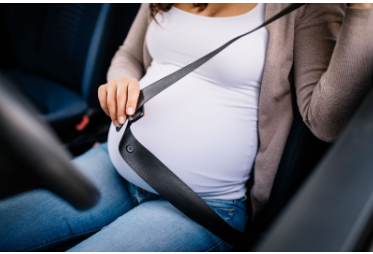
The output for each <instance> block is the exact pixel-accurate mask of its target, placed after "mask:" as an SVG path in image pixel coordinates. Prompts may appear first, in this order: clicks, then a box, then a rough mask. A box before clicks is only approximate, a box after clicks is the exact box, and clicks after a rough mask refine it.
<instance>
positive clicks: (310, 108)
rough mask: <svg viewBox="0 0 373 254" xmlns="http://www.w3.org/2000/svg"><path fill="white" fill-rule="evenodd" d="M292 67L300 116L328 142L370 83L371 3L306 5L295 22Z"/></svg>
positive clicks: (372, 45) (372, 50) (372, 56)
mask: <svg viewBox="0 0 373 254" xmlns="http://www.w3.org/2000/svg"><path fill="white" fill-rule="evenodd" d="M336 38H337V39H336ZM293 67H294V68H293V71H294V83H295V87H296V92H297V103H298V107H299V110H300V113H301V115H302V117H303V120H304V122H305V123H306V124H307V126H308V127H309V128H310V129H311V131H312V132H313V133H314V134H315V135H316V136H317V137H318V138H320V139H322V140H324V141H328V142H332V141H333V140H335V139H336V137H337V136H338V134H339V133H340V132H341V130H342V129H343V127H344V126H345V125H346V123H347V122H348V121H349V119H350V118H351V116H352V115H353V113H354V111H355V110H356V109H357V107H358V106H359V105H360V103H361V102H362V100H363V99H364V96H365V95H366V94H367V93H368V91H369V90H370V88H371V86H372V73H373V8H369V9H358V8H348V7H345V6H344V4H309V5H307V6H306V8H305V9H304V11H303V13H302V15H301V17H300V18H299V20H298V24H297V25H296V27H295V33H294V66H293Z"/></svg>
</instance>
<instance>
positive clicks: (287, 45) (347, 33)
mask: <svg viewBox="0 0 373 254" xmlns="http://www.w3.org/2000/svg"><path fill="white" fill-rule="evenodd" d="M287 5H288V4H267V6H266V19H268V18H269V17H272V16H273V15H274V14H276V13H277V12H279V11H280V10H282V9H284V8H285V7H286V6H287ZM150 21H151V19H150V14H149V4H142V6H141V8H140V11H139V13H138V15H137V17H136V19H135V21H134V23H133V25H132V27H131V29H130V32H129V34H128V36H127V38H126V40H125V41H124V44H123V45H122V46H121V47H120V48H119V50H118V51H117V52H116V54H115V56H114V58H113V60H112V63H111V66H110V69H109V72H108V75H107V79H108V81H110V80H115V79H118V78H119V77H122V76H124V77H128V78H136V79H141V77H142V76H143V75H144V74H145V71H146V69H147V68H148V66H149V65H150V63H151V61H152V59H151V57H150V55H149V52H148V50H147V46H146V41H145V34H146V31H147V28H148V25H149V23H150ZM342 21H343V22H342ZM267 30H268V32H269V36H270V37H269V43H268V50H267V56H266V62H265V69H264V74H263V81H262V87H261V93H260V102H259V123H258V124H259V127H258V129H259V138H260V147H259V151H258V154H257V157H256V161H255V167H254V182H255V183H254V186H253V188H252V190H251V200H252V205H253V212H254V214H257V213H258V212H259V211H260V210H261V209H262V207H263V205H265V203H266V202H267V200H268V198H269V195H270V191H271V188H272V184H273V180H274V178H275V175H276V171H277V168H278V165H279V162H280V159H281V155H282V152H283V150H284V147H285V143H286V140H287V137H288V134H289V131H290V127H291V125H292V122H293V113H292V112H293V110H292V101H291V86H295V90H296V96H297V103H298V106H299V110H300V113H301V115H302V117H303V120H304V122H305V123H306V124H307V126H308V127H309V128H310V129H311V131H312V132H313V133H314V134H315V135H316V136H317V137H318V138H320V139H322V140H324V141H328V142H332V141H333V140H334V139H335V138H336V137H337V136H338V134H339V133H340V132H341V130H342V129H343V127H344V126H345V124H346V123H347V121H348V120H349V119H350V117H351V115H352V114H353V112H354V110H355V109H356V108H357V106H358V105H359V103H360V102H361V101H362V99H363V98H364V95H365V94H367V92H368V91H369V89H370V86H371V84H372V71H373V8H370V9H355V8H347V7H345V5H344V4H307V5H305V6H302V7H301V8H300V9H298V10H296V11H294V12H292V13H290V14H289V15H287V16H285V17H282V18H281V19H279V20H277V21H275V22H274V23H272V24H270V25H268V26H267ZM337 38H338V39H337ZM248 46H249V45H248Z"/></svg>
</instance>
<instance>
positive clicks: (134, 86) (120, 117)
mask: <svg viewBox="0 0 373 254" xmlns="http://www.w3.org/2000/svg"><path fill="white" fill-rule="evenodd" d="M139 95H140V84H139V82H138V81H137V79H127V78H124V77H122V78H120V79H118V80H116V81H110V82H109V83H107V84H105V85H102V86H100V87H99V89H98V99H99V100H100V104H101V107H102V109H103V110H104V111H105V113H106V114H107V115H108V116H110V118H111V120H112V121H113V123H114V125H115V126H117V127H119V126H120V125H122V124H124V123H125V122H126V120H127V115H133V114H134V113H135V110H136V106H137V101H138V99H139Z"/></svg>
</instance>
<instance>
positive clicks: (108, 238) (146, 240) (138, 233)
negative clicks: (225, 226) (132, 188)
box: [69, 200, 246, 252]
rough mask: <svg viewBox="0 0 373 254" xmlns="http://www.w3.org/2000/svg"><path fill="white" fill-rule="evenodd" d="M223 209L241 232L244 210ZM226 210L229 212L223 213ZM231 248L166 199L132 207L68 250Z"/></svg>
mask: <svg viewBox="0 0 373 254" xmlns="http://www.w3.org/2000/svg"><path fill="white" fill-rule="evenodd" d="M226 208H227V206H224V205H222V210H220V211H219V214H220V215H221V216H222V217H223V218H224V219H225V220H226V221H227V222H228V223H229V224H230V225H233V226H235V227H236V228H237V229H239V230H241V231H242V230H243V226H244V225H243V224H244V223H245V218H246V215H245V211H244V209H240V208H239V207H235V206H230V208H233V209H234V211H232V209H226ZM225 211H228V213H227V214H224V213H225ZM222 213H223V214H222ZM230 248H231V246H230V245H228V244H227V243H225V242H223V241H221V240H220V239H219V238H218V237H217V236H215V235H213V234H212V233H210V232H209V231H208V230H207V229H205V228H204V227H202V226H200V225H199V224H197V223H196V222H194V221H192V220H191V219H189V218H188V217H186V216H185V215H184V214H183V213H181V212H180V211H179V210H177V209H176V208H175V207H174V206H172V205H171V204H170V203H169V202H168V201H165V200H155V201H148V202H145V203H142V204H140V205H139V206H137V207H135V208H133V209H132V210H130V211H129V212H127V213H126V214H124V215H122V216H121V217H119V218H118V219H117V220H115V221H114V222H113V223H111V224H110V225H108V226H106V227H104V228H103V229H102V230H101V231H100V232H98V233H96V234H95V235H93V236H91V237H90V238H88V239H86V240H85V241H83V242H81V243H80V244H78V245H76V246H74V247H73V248H71V249H70V250H69V251H102V252H104V251H228V250H230Z"/></svg>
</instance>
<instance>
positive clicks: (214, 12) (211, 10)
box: [173, 3, 258, 17]
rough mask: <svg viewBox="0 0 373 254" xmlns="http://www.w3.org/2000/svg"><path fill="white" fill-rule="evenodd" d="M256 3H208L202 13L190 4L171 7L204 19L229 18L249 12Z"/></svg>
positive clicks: (177, 4)
mask: <svg viewBox="0 0 373 254" xmlns="http://www.w3.org/2000/svg"><path fill="white" fill-rule="evenodd" d="M257 5H258V4H257V3H209V4H208V5H207V7H206V8H205V9H204V10H203V11H199V7H196V6H194V4H192V3H175V4H174V5H173V6H174V7H176V8H178V9H180V10H183V11H186V12H190V13H193V14H196V15H201V16H206V17H231V16H238V15H242V14H245V13H247V12H250V11H251V10H252V9H254V8H255V7H256V6H257Z"/></svg>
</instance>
